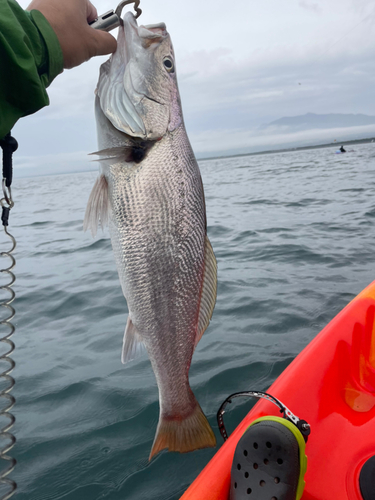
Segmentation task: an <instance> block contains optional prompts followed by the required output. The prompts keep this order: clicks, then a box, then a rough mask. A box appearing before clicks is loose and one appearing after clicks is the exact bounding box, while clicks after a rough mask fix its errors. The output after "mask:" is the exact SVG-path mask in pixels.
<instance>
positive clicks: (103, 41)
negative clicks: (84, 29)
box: [89, 28, 117, 57]
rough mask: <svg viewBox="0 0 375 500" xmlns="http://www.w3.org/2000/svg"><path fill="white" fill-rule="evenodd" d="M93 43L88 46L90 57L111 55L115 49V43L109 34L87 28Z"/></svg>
mask: <svg viewBox="0 0 375 500" xmlns="http://www.w3.org/2000/svg"><path fill="white" fill-rule="evenodd" d="M89 30H90V34H91V38H92V41H93V43H92V44H90V45H91V46H90V49H91V50H90V52H91V53H90V57H94V56H105V55H107V54H113V52H115V51H116V48H117V41H116V38H114V37H113V36H112V35H111V34H109V33H107V32H106V31H100V30H96V29H94V28H89Z"/></svg>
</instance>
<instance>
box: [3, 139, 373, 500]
mask: <svg viewBox="0 0 375 500" xmlns="http://www.w3.org/2000/svg"><path fill="white" fill-rule="evenodd" d="M15 162H16V158H15ZM200 168H201V173H202V178H203V182H204V186H205V192H206V205H207V217H208V232H209V237H210V239H211V242H212V245H213V248H214V251H215V253H216V257H217V260H218V268H219V281H218V298H217V304H216V308H215V312H214V316H213V319H212V322H211V324H210V326H209V328H208V329H207V331H206V333H205V334H204V336H203V338H202V340H201V342H200V343H199V345H198V347H197V349H196V352H195V354H194V357H193V362H192V366H191V370H190V381H191V386H192V388H193V390H194V392H195V394H196V396H197V398H198V400H199V402H200V404H201V406H202V408H203V409H204V411H205V413H206V414H207V416H208V418H209V421H210V423H211V424H212V426H213V428H214V431H215V433H216V436H217V440H218V446H220V445H221V444H222V439H221V437H220V434H219V432H218V429H217V424H216V412H217V410H218V408H219V406H220V404H221V403H222V401H223V400H224V399H225V398H226V397H227V396H228V395H229V394H231V393H232V392H236V391H241V390H247V389H258V390H265V389H267V388H268V387H269V385H270V384H271V383H272V382H273V381H274V380H275V378H276V377H277V376H278V375H279V374H280V373H281V372H282V371H283V370H284V369H285V368H286V366H288V364H289V363H290V362H291V361H292V360H293V358H294V357H295V356H296V355H297V354H298V353H299V352H300V351H301V350H302V349H303V348H304V347H305V346H306V345H307V344H308V342H309V341H310V340H311V339H312V338H313V337H314V336H315V335H316V334H317V333H318V332H319V331H320V330H321V329H322V328H323V327H324V326H325V325H326V324H327V323H328V322H329V321H330V320H331V319H332V318H333V317H334V316H335V315H336V314H337V313H338V312H339V311H340V310H341V309H342V308H343V307H344V306H345V305H346V304H347V303H348V302H349V301H350V300H351V299H352V298H353V297H354V296H355V295H356V294H357V293H359V292H360V291H361V290H362V289H363V288H364V287H365V286H366V285H368V284H369V283H370V282H371V281H372V280H374V279H375V266H374V261H375V227H374V226H375V145H373V144H367V145H359V146H355V151H353V152H351V153H348V154H346V155H335V154H334V150H333V149H330V148H328V149H316V150H310V151H302V152H288V153H280V154H268V155H261V156H247V157H246V156H244V157H238V158H229V159H216V160H206V161H201V162H200ZM15 174H16V175H15V177H16V178H15V181H14V188H13V191H14V198H15V201H16V205H15V207H14V209H13V210H12V212H11V217H10V231H11V232H12V233H13V234H14V235H15V237H16V239H17V242H18V246H17V250H16V258H17V266H16V275H17V281H16V285H15V290H16V293H17V299H16V301H15V307H16V311H17V312H16V318H15V323H16V327H17V330H16V334H15V337H14V339H15V343H16V351H15V354H14V359H15V361H16V363H17V366H16V369H15V371H14V376H15V379H16V386H15V389H14V395H15V397H16V399H17V403H16V406H15V408H14V414H15V416H16V419H17V421H16V425H15V427H14V432H15V435H16V437H17V444H16V446H15V448H14V449H13V455H14V456H15V457H16V459H17V461H18V464H17V467H16V469H15V471H14V473H13V474H12V478H14V479H15V480H16V481H17V483H18V492H17V495H16V498H17V499H18V500H52V499H53V500H97V499H98V500H99V499H102V498H106V499H108V500H143V499H145V500H146V499H152V500H174V499H178V498H179V497H180V496H181V494H182V493H183V492H184V490H185V489H186V488H187V487H188V485H189V484H190V483H191V482H192V481H193V480H194V478H195V477H196V476H197V474H198V473H199V471H200V470H201V469H202V468H203V467H204V465H205V464H206V463H207V462H208V460H209V459H210V458H211V457H212V456H213V454H214V453H215V450H214V449H208V450H200V451H196V452H193V453H190V454H176V453H167V452H163V453H161V454H159V455H158V456H157V457H156V458H155V459H154V460H153V461H152V462H151V463H149V462H148V455H149V452H150V448H151V445H152V441H153V438H154V434H155V429H156V425H157V421H158V391H157V386H156V381H155V378H154V374H153V372H152V369H151V365H150V363H149V360H148V358H147V356H146V355H144V356H143V357H141V358H139V359H138V360H134V361H132V362H130V363H129V364H128V365H126V366H123V365H122V364H121V362H120V353H121V345H122V337H123V332H124V328H125V323H126V316H127V309H126V303H125V300H124V298H123V296H122V292H121V288H120V284H119V281H118V276H117V271H116V268H115V264H114V259H113V255H112V249H111V244H110V240H109V235H108V233H107V232H103V233H102V232H99V235H98V236H97V238H96V239H94V240H93V239H92V237H91V235H90V234H87V233H83V231H82V220H83V216H84V211H85V205H86V202H87V199H88V196H89V194H90V191H91V188H92V185H93V183H94V181H95V178H96V175H97V174H96V173H95V172H89V173H78V174H69V175H60V176H48V177H36V178H27V179H17V170H16V171H15ZM0 243H1V246H2V248H5V246H6V243H5V239H4V236H1V240H0ZM252 404H253V403H252V402H251V401H243V402H240V403H238V404H236V405H235V407H233V408H232V409H231V412H230V413H229V414H227V418H226V422H227V424H228V428H229V430H233V428H234V427H235V426H236V424H237V423H238V422H239V421H240V419H241V418H242V417H243V416H244V415H245V414H246V413H247V412H248V411H249V409H250V408H251V406H252ZM292 410H293V409H292Z"/></svg>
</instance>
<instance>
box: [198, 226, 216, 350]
mask: <svg viewBox="0 0 375 500" xmlns="http://www.w3.org/2000/svg"><path fill="white" fill-rule="evenodd" d="M216 291H217V264H216V258H215V254H214V251H213V250H212V246H211V243H210V240H209V239H208V237H207V236H206V248H205V255H204V272H203V285H202V292H201V302H200V306H199V316H198V326H197V334H196V337H195V346H196V345H197V344H198V342H199V341H200V339H201V338H202V335H203V334H204V332H205V330H206V328H207V327H208V324H209V322H210V320H211V317H212V313H213V312H214V307H215V302H216Z"/></svg>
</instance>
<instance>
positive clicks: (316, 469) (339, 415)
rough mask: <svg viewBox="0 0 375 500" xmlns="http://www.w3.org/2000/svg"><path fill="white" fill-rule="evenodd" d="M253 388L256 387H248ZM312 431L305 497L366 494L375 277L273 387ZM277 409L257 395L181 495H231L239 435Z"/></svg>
mask: <svg viewBox="0 0 375 500" xmlns="http://www.w3.org/2000/svg"><path fill="white" fill-rule="evenodd" d="M249 389H253V388H249ZM267 392H269V393H270V394H272V395H273V396H275V397H276V398H278V399H279V400H280V401H282V402H283V403H284V404H285V405H286V406H287V407H288V408H290V410H291V411H292V412H293V413H294V414H296V415H297V416H298V417H299V418H302V419H305V420H307V422H308V423H309V424H310V426H311V435H310V437H309V439H308V442H307V445H306V454H307V457H308V466H307V473H306V476H305V481H306V486H305V490H304V493H303V496H302V500H332V499H338V500H346V499H350V500H362V495H361V493H360V488H359V474H360V471H361V468H362V466H363V465H364V463H365V462H366V461H367V460H368V459H369V458H370V457H372V456H373V455H375V418H374V417H375V281H374V282H373V283H372V284H371V285H369V286H368V287H367V288H365V290H363V291H362V292H361V293H360V294H359V295H358V296H357V297H356V298H355V299H353V300H352V301H351V302H350V303H349V304H348V305H347V306H346V307H345V308H344V309H343V310H342V311H341V312H340V313H339V314H338V315H337V316H336V317H335V318H334V319H333V320H332V321H331V322H330V323H329V324H328V325H327V326H326V327H325V328H324V329H323V330H322V331H321V332H320V333H319V335H317V337H316V338H315V339H314V340H312V342H310V344H309V345H308V346H307V347H306V348H305V349H304V350H303V351H302V352H301V353H300V354H299V355H298V356H297V357H296V358H295V360H294V361H293V362H292V363H291V364H290V365H289V366H288V368H286V370H285V371H284V372H283V373H282V374H281V375H280V377H279V378H278V379H277V380H276V381H275V382H274V384H273V385H272V386H271V387H270V388H269V389H268V391H267ZM265 415H277V416H280V414H279V413H278V409H277V408H276V407H275V406H274V405H273V404H271V403H269V402H268V401H265V400H262V401H259V402H258V403H257V404H256V405H255V406H254V408H253V409H252V410H251V411H250V412H249V413H248V415H247V416H246V417H245V418H244V419H243V421H242V422H241V423H240V424H239V425H238V427H237V428H236V430H235V431H234V432H233V433H232V434H231V436H230V437H229V439H228V440H227V441H226V442H225V443H224V444H223V446H222V447H221V448H220V449H219V450H218V452H217V453H216V454H215V456H214V457H213V458H212V460H211V461H210V462H209V463H208V464H207V466H206V467H205V468H204V469H203V471H202V472H201V473H200V474H199V476H198V477H197V478H196V480H195V481H194V482H193V483H192V484H191V486H190V487H189V488H188V490H187V491H186V492H185V493H184V495H183V496H182V497H181V500H217V499H223V500H227V499H228V495H229V489H230V470H231V465H232V460H233V455H234V450H235V448H236V445H237V442H238V440H239V439H240V437H241V436H242V434H243V433H244V431H245V430H246V429H247V427H248V426H249V425H250V423H251V422H252V421H253V420H255V419H256V418H259V417H262V416H265Z"/></svg>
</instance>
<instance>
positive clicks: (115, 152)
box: [90, 140, 155, 163]
mask: <svg viewBox="0 0 375 500" xmlns="http://www.w3.org/2000/svg"><path fill="white" fill-rule="evenodd" d="M154 144H155V141H135V140H134V141H133V142H130V143H129V144H124V145H122V146H117V147H113V148H108V149H102V150H101V151H96V152H95V153H90V155H96V156H99V160H95V161H102V162H103V161H113V160H117V161H121V162H125V163H140V162H141V161H142V160H143V159H144V158H145V156H146V155H147V153H148V151H149V150H150V149H151V148H152V146H153V145H154Z"/></svg>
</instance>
